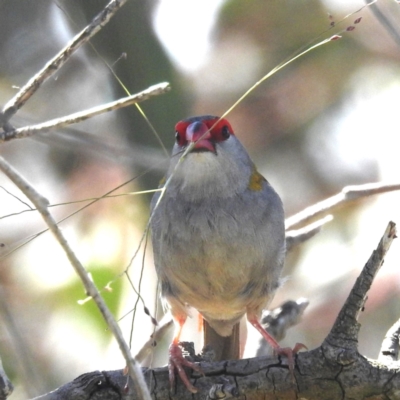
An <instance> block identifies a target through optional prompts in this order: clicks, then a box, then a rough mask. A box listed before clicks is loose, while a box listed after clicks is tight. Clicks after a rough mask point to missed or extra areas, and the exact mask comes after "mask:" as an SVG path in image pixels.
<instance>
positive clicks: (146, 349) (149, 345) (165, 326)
mask: <svg viewBox="0 0 400 400" xmlns="http://www.w3.org/2000/svg"><path fill="white" fill-rule="evenodd" d="M173 325H174V321H173V320H172V318H168V319H167V320H166V321H165V322H163V323H161V325H160V326H159V327H158V328H157V329H156V330H155V331H154V333H153V334H152V335H151V337H150V339H149V340H148V341H147V342H146V343H145V344H144V345H143V347H142V348H141V349H140V350H139V351H138V353H137V354H136V356H135V360H136V361H137V362H139V363H142V362H143V361H144V360H145V359H146V358H147V357H148V356H149V355H150V354H151V352H152V351H153V350H154V347H155V346H157V343H158V342H159V341H160V340H161V339H162V338H163V337H164V336H165V335H166V333H167V332H168V331H169V330H170V329H171V328H172V326H173Z"/></svg>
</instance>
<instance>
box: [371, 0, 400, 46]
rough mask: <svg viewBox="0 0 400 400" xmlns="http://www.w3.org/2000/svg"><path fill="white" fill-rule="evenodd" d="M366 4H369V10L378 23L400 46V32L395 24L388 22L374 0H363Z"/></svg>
mask: <svg viewBox="0 0 400 400" xmlns="http://www.w3.org/2000/svg"><path fill="white" fill-rule="evenodd" d="M364 1H365V2H366V3H367V5H370V6H371V11H372V12H373V14H374V15H375V17H376V19H377V20H378V21H379V23H380V24H381V25H382V26H383V27H384V28H385V29H386V31H387V32H388V33H389V35H390V36H391V37H392V39H393V40H394V41H395V42H396V44H397V46H400V33H399V32H398V30H397V24H396V25H395V24H393V23H392V22H390V20H389V18H388V17H387V16H386V15H385V14H384V13H383V12H382V11H381V10H380V8H379V7H378V5H377V4H375V3H376V1H371V0H364Z"/></svg>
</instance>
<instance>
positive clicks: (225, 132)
mask: <svg viewBox="0 0 400 400" xmlns="http://www.w3.org/2000/svg"><path fill="white" fill-rule="evenodd" d="M221 135H222V138H223V139H224V140H226V139H228V138H229V136H231V133H230V132H229V127H228V125H224V126H223V127H222V129H221Z"/></svg>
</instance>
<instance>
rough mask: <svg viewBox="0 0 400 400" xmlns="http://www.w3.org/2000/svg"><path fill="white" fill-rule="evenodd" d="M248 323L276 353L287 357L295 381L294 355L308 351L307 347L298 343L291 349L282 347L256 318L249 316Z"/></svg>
mask: <svg viewBox="0 0 400 400" xmlns="http://www.w3.org/2000/svg"><path fill="white" fill-rule="evenodd" d="M247 319H248V321H249V322H250V324H251V325H253V326H254V328H256V329H257V330H258V332H260V333H261V335H262V336H263V337H264V339H265V340H266V341H267V342H268V344H269V345H270V346H271V347H272V348H273V349H274V351H275V353H276V354H277V355H280V356H286V357H287V359H288V366H289V371H290V373H291V375H292V378H293V380H294V357H293V355H294V354H296V353H298V352H299V351H300V350H301V349H307V347H306V346H305V345H304V344H302V343H296V345H295V346H294V347H293V349H291V348H290V347H281V346H279V343H278V342H277V341H276V340H275V339H274V338H273V337H272V336H271V335H270V334H269V333H268V332H267V331H266V330H265V329H264V328H263V327H262V326H261V324H260V321H259V320H258V318H257V317H256V316H250V315H248V316H247Z"/></svg>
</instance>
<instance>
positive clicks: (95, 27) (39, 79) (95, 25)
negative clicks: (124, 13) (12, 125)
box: [0, 0, 126, 130]
mask: <svg viewBox="0 0 400 400" xmlns="http://www.w3.org/2000/svg"><path fill="white" fill-rule="evenodd" d="M125 3H126V0H111V1H110V2H109V3H108V4H107V6H106V7H104V9H103V10H102V11H101V12H100V13H99V14H98V15H97V16H96V17H95V18H93V20H92V22H91V23H90V24H89V25H88V26H87V27H86V28H85V29H83V30H82V31H81V32H80V33H78V35H76V36H75V37H74V38H73V39H72V40H71V41H70V42H69V43H68V44H67V45H66V46H65V47H64V48H63V49H62V50H61V51H60V52H59V53H58V54H57V55H56V56H55V57H53V58H52V59H51V60H50V61H48V62H47V64H46V65H45V66H44V67H43V68H42V69H41V70H40V71H39V72H38V73H37V74H35V75H34V76H33V77H32V78H31V79H29V81H28V82H27V83H26V84H25V85H24V86H23V87H22V88H21V90H20V91H19V92H18V93H17V94H16V95H15V96H14V97H13V98H12V99H11V100H10V101H8V102H7V104H6V105H5V106H4V108H3V111H2V113H1V115H0V122H1V123H2V125H3V126H4V124H7V123H8V121H9V120H10V118H11V117H12V116H13V115H14V114H15V113H16V112H17V111H18V110H19V109H20V108H21V107H22V106H23V105H24V104H25V103H26V102H27V101H28V100H29V98H30V97H31V96H32V95H33V94H34V93H35V92H36V90H38V89H39V87H40V85H41V84H42V83H43V82H44V81H45V80H46V79H47V78H49V77H50V76H52V75H53V74H54V73H55V72H56V71H57V70H58V69H59V68H60V67H61V66H62V65H64V63H65V62H66V61H67V60H68V59H69V58H70V57H71V55H72V53H74V52H75V50H77V49H78V48H79V47H80V46H82V45H83V44H85V43H86V42H87V41H88V40H89V39H90V38H92V37H93V36H94V35H95V34H96V33H97V32H98V31H99V30H100V29H101V28H102V27H103V26H104V25H106V24H107V22H108V21H109V20H110V19H111V17H113V15H114V14H115V13H116V12H117V11H118V10H119V8H120V7H121V6H123V5H124V4H125ZM5 130H9V128H8V129H7V127H5Z"/></svg>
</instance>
